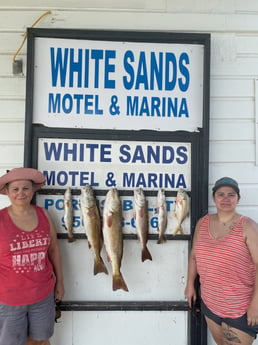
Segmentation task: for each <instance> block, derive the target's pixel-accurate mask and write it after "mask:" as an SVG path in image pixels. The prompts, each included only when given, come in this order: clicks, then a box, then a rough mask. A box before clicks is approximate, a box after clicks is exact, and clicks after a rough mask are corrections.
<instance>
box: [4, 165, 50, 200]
mask: <svg viewBox="0 0 258 345" xmlns="http://www.w3.org/2000/svg"><path fill="white" fill-rule="evenodd" d="M17 180H30V181H32V182H33V184H34V186H33V187H34V191H37V190H39V189H40V188H41V187H42V186H43V185H44V184H45V181H46V178H45V176H44V175H43V174H42V173H41V172H40V171H38V170H36V169H33V168H14V169H12V170H10V171H9V172H8V173H6V174H5V175H3V176H1V177H0V194H6V188H5V187H6V185H7V184H8V183H10V182H13V181H17Z"/></svg>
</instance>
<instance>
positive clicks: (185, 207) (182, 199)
mask: <svg viewBox="0 0 258 345" xmlns="http://www.w3.org/2000/svg"><path fill="white" fill-rule="evenodd" d="M189 207H190V199H189V196H188V194H187V192H186V191H185V190H184V189H182V188H179V190H178V192H177V196H176V204H175V211H174V215H175V217H176V218H177V221H178V225H177V227H176V229H175V231H174V233H173V235H176V234H178V233H181V234H183V233H184V232H183V229H182V223H183V221H184V220H185V218H186V217H187V216H188V214H189Z"/></svg>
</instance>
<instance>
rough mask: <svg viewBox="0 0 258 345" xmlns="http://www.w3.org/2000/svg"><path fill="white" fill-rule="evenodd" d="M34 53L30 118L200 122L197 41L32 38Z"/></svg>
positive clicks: (123, 123) (75, 124)
mask: <svg viewBox="0 0 258 345" xmlns="http://www.w3.org/2000/svg"><path fill="white" fill-rule="evenodd" d="M34 59H35V60H34V95H33V99H34V106H33V123H34V124H43V125H45V126H48V127H64V128H65V127H69V128H92V129H117V130H142V129H147V130H159V131H177V130H185V131H190V132H194V131H198V128H201V127H203V123H202V117H203V74H204V71H203V65H204V47H203V45H197V44H196V45H195V44H187V45H186V44H175V43H153V42H152V43H148V42H144V44H143V43H142V42H117V41H114V42H112V41H101V40H79V39H61V38H49V37H48V38H45V37H36V38H35V56H34Z"/></svg>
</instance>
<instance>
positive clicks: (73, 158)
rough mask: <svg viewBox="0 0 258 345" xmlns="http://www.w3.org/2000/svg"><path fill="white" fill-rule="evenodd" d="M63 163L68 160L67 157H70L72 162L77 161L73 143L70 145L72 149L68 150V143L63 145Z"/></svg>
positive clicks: (75, 146) (75, 145) (75, 148)
mask: <svg viewBox="0 0 258 345" xmlns="http://www.w3.org/2000/svg"><path fill="white" fill-rule="evenodd" d="M63 149H64V161H68V160H69V155H71V156H72V161H74V162H75V161H76V160H77V144H76V143H74V144H72V147H71V148H69V144H68V143H64V147H63Z"/></svg>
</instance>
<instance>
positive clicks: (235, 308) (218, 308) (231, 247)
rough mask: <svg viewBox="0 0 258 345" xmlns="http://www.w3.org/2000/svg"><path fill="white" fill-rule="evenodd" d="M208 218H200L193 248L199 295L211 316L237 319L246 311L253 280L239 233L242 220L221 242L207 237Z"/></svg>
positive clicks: (250, 264) (251, 269)
mask: <svg viewBox="0 0 258 345" xmlns="http://www.w3.org/2000/svg"><path fill="white" fill-rule="evenodd" d="M210 217H211V215H206V216H204V217H203V219H202V221H201V224H200V229H199V230H200V236H199V238H198V239H197V241H196V245H195V255H196V263H197V272H198V274H199V275H200V283H201V296H202V299H203V301H204V303H205V304H206V306H207V307H208V308H209V309H210V310H211V311H212V312H213V313H214V314H216V315H218V316H220V317H230V318H237V317H240V316H242V315H243V314H245V313H246V311H247V307H248V305H249V304H250V301H251V298H252V294H253V289H254V281H255V265H254V263H253V261H252V258H251V255H250V253H249V250H248V248H247V246H246V244H245V241H244V239H243V234H242V232H243V223H244V220H245V218H246V217H244V216H242V217H241V218H240V219H239V221H238V223H237V224H236V225H235V227H234V228H233V229H232V230H231V231H230V232H229V233H228V234H227V235H226V236H225V237H223V238H221V239H214V238H213V237H212V236H211V234H210V231H209V226H210Z"/></svg>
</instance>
